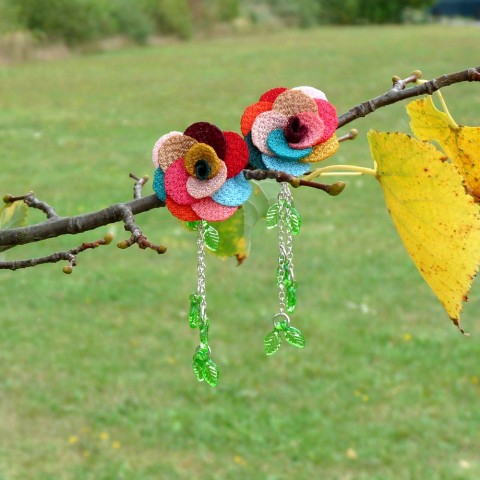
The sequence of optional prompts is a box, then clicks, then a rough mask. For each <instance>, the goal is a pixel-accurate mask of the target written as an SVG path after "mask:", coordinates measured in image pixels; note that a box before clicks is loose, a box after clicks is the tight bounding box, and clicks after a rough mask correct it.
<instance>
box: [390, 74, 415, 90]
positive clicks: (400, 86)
mask: <svg viewBox="0 0 480 480" xmlns="http://www.w3.org/2000/svg"><path fill="white" fill-rule="evenodd" d="M420 78H422V72H421V71H420V70H415V71H414V72H413V73H412V74H411V75H410V76H408V77H407V78H404V79H403V80H402V79H401V78H400V77H398V76H397V75H395V76H393V77H392V84H393V86H392V90H405V87H406V86H407V85H408V84H409V83H415V82H416V81H417V80H419V79H420Z"/></svg>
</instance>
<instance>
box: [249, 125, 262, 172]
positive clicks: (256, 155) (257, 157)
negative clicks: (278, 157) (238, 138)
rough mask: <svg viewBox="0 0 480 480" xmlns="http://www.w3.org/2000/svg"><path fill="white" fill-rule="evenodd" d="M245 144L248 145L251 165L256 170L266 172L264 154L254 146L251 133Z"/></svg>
mask: <svg viewBox="0 0 480 480" xmlns="http://www.w3.org/2000/svg"><path fill="white" fill-rule="evenodd" d="M245 142H246V143H247V145H248V153H249V157H248V163H250V165H253V166H254V167H255V168H258V169H260V170H265V165H264V163H263V162H262V152H260V150H259V149H258V148H257V147H256V146H255V145H254V144H253V142H252V134H251V133H249V134H248V135H247V136H246V137H245Z"/></svg>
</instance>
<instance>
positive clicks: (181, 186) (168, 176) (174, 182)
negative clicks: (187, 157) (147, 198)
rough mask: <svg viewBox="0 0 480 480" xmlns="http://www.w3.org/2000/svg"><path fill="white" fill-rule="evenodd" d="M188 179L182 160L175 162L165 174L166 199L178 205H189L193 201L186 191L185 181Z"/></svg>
mask: <svg viewBox="0 0 480 480" xmlns="http://www.w3.org/2000/svg"><path fill="white" fill-rule="evenodd" d="M189 178H190V175H189V174H188V172H187V170H185V165H184V164H183V158H179V159H178V160H175V162H173V163H172V164H171V165H170V166H169V167H168V168H167V171H166V172H165V191H166V192H167V199H168V198H170V199H172V200H173V201H174V202H175V203H178V204H180V205H191V204H192V203H193V202H195V199H194V198H193V197H192V196H191V195H190V194H189V193H188V191H187V180H188V179H189Z"/></svg>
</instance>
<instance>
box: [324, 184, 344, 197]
mask: <svg viewBox="0 0 480 480" xmlns="http://www.w3.org/2000/svg"><path fill="white" fill-rule="evenodd" d="M346 186H347V184H346V183H345V182H336V183H332V185H330V188H329V189H328V192H327V193H328V194H329V195H331V196H332V197H336V196H337V195H340V194H341V193H342V192H343V190H344V189H345V187H346Z"/></svg>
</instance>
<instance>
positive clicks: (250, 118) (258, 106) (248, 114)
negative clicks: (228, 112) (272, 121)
mask: <svg viewBox="0 0 480 480" xmlns="http://www.w3.org/2000/svg"><path fill="white" fill-rule="evenodd" d="M272 105H273V103H272V102H257V103H254V104H253V105H249V106H248V107H247V108H246V109H245V111H244V112H243V115H242V119H241V120H240V129H241V131H242V135H243V136H244V137H246V136H247V135H248V134H249V133H250V130H251V129H252V125H253V122H254V121H255V119H256V118H257V116H258V115H260V114H261V113H263V112H268V110H271V109H272Z"/></svg>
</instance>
